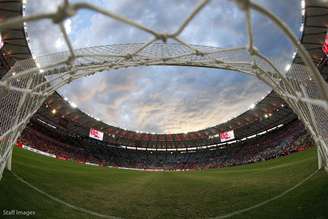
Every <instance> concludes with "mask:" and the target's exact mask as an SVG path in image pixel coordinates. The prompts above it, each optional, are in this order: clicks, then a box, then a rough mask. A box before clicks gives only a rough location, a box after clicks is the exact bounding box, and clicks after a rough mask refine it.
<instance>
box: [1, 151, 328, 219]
mask: <svg viewBox="0 0 328 219" xmlns="http://www.w3.org/2000/svg"><path fill="white" fill-rule="evenodd" d="M316 165H317V161H316V152H315V150H314V149H311V150H308V151H306V152H302V153H297V154H294V155H291V156H288V157H284V158H280V159H276V160H272V161H266V162H261V163H257V164H252V165H244V166H239V167H232V168H224V169H211V170H206V171H190V172H152V173H150V172H141V171H130V170H119V169H111V168H105V167H92V166H85V165H81V164H76V163H74V162H72V161H59V160H56V159H52V158H47V157H44V156H41V155H38V154H34V153H31V152H28V151H25V150H22V149H15V153H14V161H13V171H14V172H15V173H17V174H18V175H19V176H21V177H23V178H24V179H25V180H26V181H28V182H30V183H31V184H33V185H34V186H36V187H38V188H40V189H42V190H43V191H46V192H47V193H49V194H51V195H53V196H55V197H57V198H59V199H62V200H64V201H66V202H68V203H71V204H74V205H76V206H78V207H82V208H86V209H89V210H92V211H95V212H99V213H102V214H106V215H114V216H118V217H122V218H208V217H214V216H219V215H224V214H227V213H230V212H233V211H236V210H239V209H242V208H247V207H250V206H252V205H254V204H257V203H259V202H262V201H264V200H266V199H269V198H271V197H273V196H276V195H278V194H280V193H281V192H283V191H285V190H287V189H289V188H290V187H292V186H294V185H295V184H297V183H298V182H299V181H301V180H302V179H304V178H306V177H307V176H308V175H310V174H311V173H313V172H314V171H315V170H316ZM5 209H6V210H10V209H18V210H32V211H35V212H36V215H35V216H30V217H29V218H94V217H93V216H90V215H87V214H85V213H80V212H78V211H76V210H73V209H71V208H69V207H66V206H64V205H62V204H59V203H56V202H54V201H52V200H50V199H48V198H47V197H45V196H44V195H41V194H39V193H38V192H36V191H34V190H32V189H31V188H29V187H28V186H27V185H25V184H23V183H21V182H20V181H18V180H17V179H16V178H15V176H13V175H12V174H11V173H10V172H8V171H6V172H5V173H4V178H3V179H2V181H0V210H1V212H0V218H1V217H4V216H3V215H2V213H3V210H5ZM7 218H14V217H12V216H8V217H7ZM22 218H23V217H22ZM232 218H266V219H269V218H279V219H282V218H293V219H294V218H317V219H321V218H328V175H327V174H326V173H325V172H323V171H320V172H318V173H317V174H316V175H315V176H314V177H313V178H311V179H310V180H309V181H307V182H306V183H305V184H304V185H302V186H301V187H299V188H297V189H296V190H294V191H293V192H291V193H288V194H287V195H286V196H284V197H282V198H280V199H277V200H275V201H273V202H270V203H268V204H266V205H264V206H261V207H259V208H257V209H254V210H251V211H249V212H246V213H243V214H241V215H237V216H234V217H232Z"/></svg>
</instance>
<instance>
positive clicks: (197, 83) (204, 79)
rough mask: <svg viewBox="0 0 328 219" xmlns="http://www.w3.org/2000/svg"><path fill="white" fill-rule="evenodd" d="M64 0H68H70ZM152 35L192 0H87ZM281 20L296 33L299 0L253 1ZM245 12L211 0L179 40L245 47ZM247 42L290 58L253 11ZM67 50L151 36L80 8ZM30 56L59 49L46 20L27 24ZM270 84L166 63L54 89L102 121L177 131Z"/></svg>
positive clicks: (250, 98) (230, 110)
mask: <svg viewBox="0 0 328 219" xmlns="http://www.w3.org/2000/svg"><path fill="white" fill-rule="evenodd" d="M61 2H62V1H61V0H51V1H50V0H28V1H27V6H26V14H27V15H31V14H37V13H41V12H42V13H43V12H50V11H54V10H56V8H57V6H58V5H59V4H61ZM71 2H76V1H72V0H71ZM87 2H90V3H93V4H95V5H97V6H101V7H102V8H106V9H108V10H110V11H112V12H114V13H117V14H119V15H122V16H125V17H128V18H130V19H133V20H135V21H137V22H139V23H141V24H143V25H145V26H147V27H148V28H151V29H154V30H156V31H159V32H168V33H172V32H174V31H175V30H176V29H178V28H179V26H180V25H181V23H182V22H183V21H184V19H185V18H186V17H187V16H188V15H189V14H190V13H191V11H192V9H193V8H194V7H195V5H196V4H197V2H198V1H194V0H185V1H183V0H157V1H153V0H148V1H147V0H138V1H134V0H120V1H118V0H90V1H87ZM256 2H257V3H259V4H261V5H263V6H265V7H266V8H268V9H270V10H271V11H273V12H274V13H275V14H277V15H278V16H279V17H280V18H281V19H283V20H284V21H285V22H286V23H287V24H288V25H289V27H290V28H291V29H292V30H293V31H294V33H295V34H296V35H299V34H300V33H299V29H300V24H301V13H300V11H301V10H300V9H301V3H300V1H299V0H288V1H286V0H275V1H272V0H258V1H256ZM244 18H245V15H244V13H243V12H242V11H240V9H239V8H238V7H237V6H236V5H235V4H234V2H233V1H231V0H215V1H211V3H210V4H209V5H207V6H206V7H205V8H204V9H203V10H202V11H201V12H200V13H199V14H198V15H197V16H196V17H195V18H194V19H193V20H192V22H191V23H190V24H189V25H188V26H187V28H186V29H185V30H184V31H183V32H182V34H181V35H180V38H181V39H182V40H184V41H185V42H187V43H190V44H196V45H206V46H215V47H220V48H232V47H240V46H245V45H247V35H246V26H245V19H244ZM252 18H253V24H254V39H255V46H256V47H257V48H258V49H259V50H260V51H261V52H262V53H264V54H265V55H266V56H268V57H269V58H271V59H272V60H273V61H274V62H275V63H278V65H279V66H286V65H287V64H288V63H290V62H291V61H292V54H293V52H294V48H293V47H292V46H291V45H290V43H289V42H288V41H287V40H286V39H285V38H284V36H283V35H282V34H281V32H280V31H279V30H278V29H277V28H276V27H275V26H274V25H272V23H271V22H270V21H269V20H268V19H266V18H265V17H263V16H261V15H259V14H257V13H253V14H252ZM65 28H66V30H67V32H68V33H69V38H70V40H71V41H72V43H73V46H74V48H84V47H90V46H99V45H110V44H120V43H141V42H146V41H148V40H149V39H150V38H151V35H149V34H147V33H144V32H142V31H140V30H138V29H136V28H133V27H130V26H128V25H126V24H122V23H119V22H117V21H115V20H113V19H111V18H108V17H106V16H103V15H101V14H98V13H94V12H91V11H87V10H81V11H79V12H78V14H77V15H75V16H74V17H72V18H70V19H68V20H66V21H65ZM27 33H28V36H29V39H30V43H29V45H30V48H31V51H32V54H33V56H35V57H37V56H40V55H44V54H48V53H54V52H58V51H64V50H67V48H66V45H65V43H64V41H63V36H62V34H61V33H60V31H59V28H58V26H56V25H54V24H53V23H52V22H51V21H46V20H43V21H38V22H33V23H29V24H28V26H27ZM270 91H271V89H270V88H269V87H268V86H267V85H265V84H264V83H263V82H261V81H259V80H258V79H256V78H255V77H252V76H249V75H245V74H242V73H238V72H232V71H225V70H218V69H207V68H192V67H173V66H161V67H159V66H152V67H133V68H128V69H121V70H111V71H107V72H101V73H98V74H95V75H94V76H91V77H87V78H82V79H78V80H76V81H74V82H72V83H71V84H69V85H67V86H65V87H63V88H61V89H60V90H58V92H59V93H60V94H61V95H63V96H64V97H67V98H68V99H69V100H70V101H72V102H74V103H76V104H77V105H78V107H79V108H80V109H81V110H82V111H84V112H86V113H89V114H91V115H93V116H94V117H97V118H99V119H101V120H102V121H103V122H105V123H107V124H109V125H113V126H117V127H120V128H124V129H129V130H134V131H141V132H149V133H180V132H189V131H196V130H200V129H204V128H207V127H211V126H214V125H217V124H219V123H222V122H225V121H227V120H229V119H231V118H233V117H235V116H238V115H239V114H241V113H243V112H245V111H246V110H248V108H249V106H250V105H252V104H253V103H256V102H258V101H259V100H261V99H262V98H263V97H264V96H265V95H267V94H268V93H269V92H270Z"/></svg>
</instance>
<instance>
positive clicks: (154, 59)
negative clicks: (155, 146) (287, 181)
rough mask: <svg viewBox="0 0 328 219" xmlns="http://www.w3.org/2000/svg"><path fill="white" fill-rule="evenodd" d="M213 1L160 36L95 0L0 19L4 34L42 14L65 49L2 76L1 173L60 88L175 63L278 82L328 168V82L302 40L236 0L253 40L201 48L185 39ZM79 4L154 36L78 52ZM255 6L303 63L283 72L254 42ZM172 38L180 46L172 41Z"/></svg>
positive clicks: (278, 22) (275, 84)
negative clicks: (69, 28)
mask: <svg viewBox="0 0 328 219" xmlns="http://www.w3.org/2000/svg"><path fill="white" fill-rule="evenodd" d="M209 2H210V1H208V0H203V1H200V3H199V4H197V5H196V6H195V8H194V10H193V11H192V13H190V15H189V16H187V17H186V19H185V20H184V22H183V23H182V24H181V26H180V27H179V28H178V29H177V30H176V31H175V32H173V33H160V32H156V31H154V30H151V29H149V28H147V27H145V26H143V25H142V24H139V23H137V22H136V21H133V20H130V19H128V18H126V17H123V16H120V15H117V14H115V13H113V12H111V11H107V10H106V9H103V8H99V7H97V6H95V5H92V4H89V3H69V2H68V1H64V3H63V4H62V5H61V7H59V8H58V10H57V11H56V12H53V13H50V14H38V15H31V16H24V17H18V18H14V19H9V20H5V21H3V22H0V31H1V30H2V29H6V28H10V27H11V26H14V25H17V24H22V23H25V22H32V21H36V20H40V19H48V20H52V21H53V22H54V23H55V24H57V25H59V27H60V30H61V31H62V33H63V36H64V39H65V43H66V45H67V48H68V51H67V52H60V53H55V54H50V55H46V56H42V57H38V58H37V59H33V58H31V59H27V60H23V61H19V62H17V63H16V64H15V65H14V66H13V67H12V68H11V69H10V70H9V72H8V73H7V74H6V75H5V76H4V77H3V78H2V79H1V80H0V177H1V175H2V172H3V170H4V168H5V166H7V167H8V169H11V156H12V148H13V145H14V144H15V142H16V140H17V138H18V137H19V135H20V133H21V132H22V131H23V129H24V128H25V126H26V124H27V123H28V122H29V119H30V118H31V117H32V116H33V114H34V113H36V112H37V110H38V109H39V108H40V107H41V105H42V103H43V102H44V101H45V100H46V99H47V97H49V96H50V95H51V94H52V93H53V92H55V91H56V90H57V89H59V88H60V87H62V86H64V85H66V84H68V83H70V82H71V81H73V80H76V79H78V78H81V77H84V76H87V75H91V74H94V73H96V72H102V71H105V70H106V71H108V70H112V69H120V68H127V67H136V66H151V65H176V66H191V67H193V66H197V67H206V68H217V69H226V70H232V71H239V72H242V73H246V74H252V75H254V76H256V77H258V78H259V79H260V80H262V81H263V82H264V83H266V84H268V85H269V86H271V87H272V89H273V90H274V91H275V92H276V93H277V94H278V95H279V96H280V97H281V98H282V99H284V100H285V101H286V103H287V104H288V105H289V106H290V107H291V109H292V110H293V111H294V112H295V113H296V114H297V115H298V117H299V119H300V120H302V121H303V123H304V125H305V127H306V128H307V129H308V130H309V132H310V133H311V135H312V137H313V139H314V140H315V142H316V145H317V147H318V167H319V168H327V165H328V163H327V162H328V146H327V145H328V85H327V83H326V82H325V81H324V79H323V78H322V76H321V75H320V72H319V71H318V69H317V68H316V66H315V64H314V63H313V62H312V60H311V57H310V55H309V53H308V52H307V51H306V49H305V48H304V46H303V45H301V44H300V43H299V40H298V39H297V37H295V36H294V34H293V33H292V31H291V30H290V29H289V28H288V27H287V25H286V24H285V23H284V22H282V21H281V20H280V19H279V18H278V17H277V16H275V15H274V14H272V13H271V12H270V11H268V10H267V9H265V8H263V7H262V6H260V5H258V4H256V3H254V2H252V1H249V0H235V1H234V2H236V3H237V4H238V5H239V6H240V8H241V11H243V12H244V13H245V19H246V24H247V33H246V34H247V36H248V45H246V46H245V47H241V48H225V49H222V48H215V47H208V46H201V45H199V46H196V45H191V44H189V43H187V42H184V41H183V40H181V39H180V34H181V33H182V32H183V31H184V29H185V28H186V26H188V24H189V23H190V21H191V20H193V19H196V18H195V17H196V15H197V14H198V13H201V12H202V10H203V8H204V7H206V6H207V4H208V3H209ZM81 9H87V10H92V11H95V12H98V13H101V14H103V15H105V16H108V18H109V19H113V20H115V21H118V22H123V23H124V24H126V25H129V26H132V27H134V28H137V29H139V30H142V31H144V32H147V33H149V34H150V36H151V38H150V40H149V41H147V42H145V43H142V44H137V43H134V44H133V43H132V44H119V45H106V46H98V47H92V48H83V49H74V48H73V46H72V44H71V42H70V39H69V37H68V35H67V33H66V30H65V28H64V25H63V22H64V21H65V20H66V19H68V18H69V17H72V16H74V15H75V14H76V12H78V11H79V10H81ZM253 11H257V12H258V13H260V14H262V15H263V16H265V17H267V18H268V19H270V20H271V21H272V22H273V24H274V25H276V26H277V27H278V28H279V29H280V30H281V32H282V33H284V35H285V37H286V38H287V39H288V40H289V41H290V42H291V44H292V45H293V46H294V47H295V49H297V51H298V55H299V57H301V59H302V61H303V63H302V64H296V63H293V64H292V66H291V68H290V69H289V70H288V71H287V72H284V71H283V70H280V68H279V67H277V66H276V65H275V64H274V61H272V60H270V59H269V58H267V57H266V56H264V55H263V54H262V53H261V51H258V50H257V49H256V48H255V45H254V39H253V37H254V36H253V28H256V27H255V26H254V25H253V24H252V19H251V17H252V16H251V15H252V12H253ZM168 40H172V41H173V42H174V43H168V42H167V41H168Z"/></svg>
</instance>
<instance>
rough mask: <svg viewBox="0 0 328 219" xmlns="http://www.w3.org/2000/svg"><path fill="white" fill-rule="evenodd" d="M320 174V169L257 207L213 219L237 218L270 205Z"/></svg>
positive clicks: (213, 218)
mask: <svg viewBox="0 0 328 219" xmlns="http://www.w3.org/2000/svg"><path fill="white" fill-rule="evenodd" d="M318 172H319V169H317V170H315V171H314V172H313V173H311V174H310V175H309V176H307V177H306V178H305V179H303V180H302V181H300V182H299V183H297V184H296V185H294V186H293V187H291V188H289V189H287V190H285V191H284V192H282V193H280V194H279V195H276V196H274V197H272V198H270V199H267V200H265V201H262V202H260V203H258V204H256V205H253V206H250V207H248V208H244V209H240V210H237V211H233V212H231V213H229V214H225V215H221V216H217V217H212V219H222V218H229V217H233V216H236V215H238V214H242V213H245V212H247V211H251V210H253V209H256V208H259V207H261V206H263V205H266V204H268V203H269V202H272V201H274V200H277V199H279V198H281V197H283V196H285V195H287V194H288V193H289V192H291V191H293V190H295V189H297V188H298V187H300V186H301V185H303V184H304V183H305V182H306V181H308V180H309V179H311V178H312V177H313V176H314V175H315V174H316V173H318Z"/></svg>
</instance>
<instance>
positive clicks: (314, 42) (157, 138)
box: [0, 0, 328, 148]
mask: <svg viewBox="0 0 328 219" xmlns="http://www.w3.org/2000/svg"><path fill="white" fill-rule="evenodd" d="M22 13H23V11H22V2H21V1H4V0H0V14H1V17H0V19H7V18H9V17H14V16H19V15H21V14H22ZM327 14H328V8H327V7H324V3H323V2H322V1H320V0H307V1H306V14H305V17H304V27H301V28H302V30H303V34H302V38H301V42H302V44H303V45H304V46H305V48H306V49H307V50H308V51H309V52H310V54H311V56H312V58H313V60H314V62H316V63H318V62H320V60H321V58H322V56H323V53H322V49H321V47H322V44H323V42H324V39H325V36H326V32H327V29H328V19H327ZM1 36H2V39H3V41H4V46H3V48H2V49H1V55H0V62H1V66H0V77H2V76H3V75H4V74H5V73H6V72H7V71H8V69H9V68H10V67H11V66H12V65H13V64H14V63H15V61H17V60H21V59H26V58H31V57H32V55H31V52H30V50H29V47H28V43H27V40H28V39H27V38H26V37H27V36H26V33H25V31H24V27H23V26H18V27H15V28H11V29H9V30H6V31H4V32H2V33H1ZM294 62H295V63H301V60H300V58H299V57H298V56H297V54H296V56H295V59H294ZM323 71H327V69H324V70H323ZM295 118H297V116H296V115H295V114H294V113H293V112H292V110H291V109H290V108H289V107H288V106H287V105H286V103H285V102H284V101H283V100H282V99H281V98H279V97H278V96H277V95H276V94H275V93H274V92H271V93H270V94H268V95H267V96H266V97H265V98H264V99H262V100H261V101H260V102H258V103H257V104H256V106H254V107H252V108H251V109H249V110H248V111H246V112H245V113H243V114H241V115H239V116H238V117H235V118H233V119H231V120H229V121H227V122H225V123H222V124H219V125H216V126H214V127H210V128H207V129H203V130H199V131H196V132H189V133H180V134H150V133H139V132H135V131H129V130H124V129H121V128H117V127H113V126H110V125H108V124H105V123H103V122H101V121H99V120H98V119H96V118H93V117H91V116H89V115H87V114H85V113H84V112H82V111H80V110H79V109H78V108H76V107H75V106H74V103H70V102H68V101H67V100H64V98H63V97H61V96H60V95H59V94H58V93H55V94H53V95H52V96H50V97H49V98H48V99H47V100H46V101H45V103H44V104H43V106H42V107H41V109H40V110H39V112H38V113H37V114H36V115H35V116H34V117H33V119H32V121H34V122H37V121H43V122H46V123H48V124H51V125H54V126H58V127H62V128H64V129H67V130H70V131H71V132H73V133H78V134H82V135H87V134H88V131H89V129H90V128H96V129H98V130H100V131H103V132H105V133H106V134H105V139H104V140H105V141H108V142H112V143H117V144H122V145H126V146H132V147H134V146H138V147H155V148H184V147H194V146H202V145H211V144H217V143H219V142H220V140H219V138H218V134H219V133H220V132H222V131H227V130H232V129H233V130H235V135H236V136H237V137H238V138H240V139H241V138H244V137H247V136H251V135H254V134H256V133H260V132H262V131H264V130H268V129H270V128H272V127H275V126H277V125H279V124H286V123H288V122H289V121H292V120H294V119H295Z"/></svg>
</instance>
